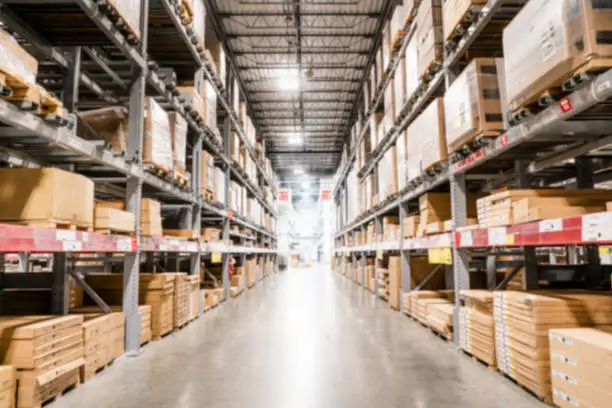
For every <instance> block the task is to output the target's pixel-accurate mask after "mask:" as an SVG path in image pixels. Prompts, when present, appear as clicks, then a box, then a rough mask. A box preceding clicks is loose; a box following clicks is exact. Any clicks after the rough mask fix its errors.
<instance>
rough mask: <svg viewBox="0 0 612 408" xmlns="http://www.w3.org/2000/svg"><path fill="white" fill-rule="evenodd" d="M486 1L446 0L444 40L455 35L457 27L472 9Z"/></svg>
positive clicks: (444, 7) (443, 6)
mask: <svg viewBox="0 0 612 408" xmlns="http://www.w3.org/2000/svg"><path fill="white" fill-rule="evenodd" d="M486 2H487V0H444V2H443V4H442V9H443V10H442V14H443V18H442V20H443V22H444V40H445V41H447V40H449V39H451V38H452V37H454V33H455V29H456V28H457V27H458V26H461V23H462V22H463V19H464V17H465V16H466V15H467V14H468V12H469V11H470V9H472V8H473V7H480V6H482V5H483V4H486Z"/></svg>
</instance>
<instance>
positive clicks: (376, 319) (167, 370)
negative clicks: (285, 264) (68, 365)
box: [51, 267, 543, 408]
mask: <svg viewBox="0 0 612 408" xmlns="http://www.w3.org/2000/svg"><path fill="white" fill-rule="evenodd" d="M376 303H377V304H376V305H375V302H374V298H373V296H372V295H371V294H369V293H363V292H362V291H361V289H360V288H358V287H357V286H356V285H355V284H353V283H352V282H350V281H348V280H347V279H344V278H342V277H340V276H338V275H336V274H333V273H331V272H329V271H328V270H325V268H323V267H321V268H318V269H311V270H294V271H291V272H285V273H283V274H281V275H278V276H275V277H273V278H271V279H269V280H267V281H264V282H262V283H259V284H258V285H257V287H256V288H254V289H252V290H250V291H247V292H246V293H245V294H244V295H242V297H241V298H238V299H236V300H235V301H233V302H232V303H231V304H230V305H229V306H228V305H222V306H220V307H219V308H217V309H215V310H213V311H212V312H210V313H208V314H207V315H205V316H204V318H202V319H200V320H199V321H198V322H196V323H194V324H192V325H190V326H188V327H187V328H186V329H185V330H183V331H182V332H180V333H179V334H178V335H175V336H172V337H170V338H167V339H165V340H163V341H161V342H157V343H153V344H152V345H151V346H148V347H146V349H145V351H144V354H143V355H141V356H140V357H138V358H137V359H135V360H131V359H123V360H121V361H119V362H117V363H116V364H115V365H114V366H113V367H111V369H110V370H108V371H107V372H104V373H103V374H101V375H100V376H98V377H97V378H94V379H93V380H91V381H90V382H88V383H86V384H85V385H83V386H81V387H79V388H78V389H77V390H75V391H74V392H72V393H70V394H67V395H66V396H64V397H62V398H60V399H59V400H58V401H57V402H56V403H55V404H53V405H51V406H52V407H53V408H77V407H78V408H82V407H112V408H128V407H129V408H136V407H148V408H156V407H180V408H201V407H212V408H217V407H219V408H221V407H223V408H234V407H236V408H245V407H249V408H289V407H291V408H302V407H303V408H313V407H316V408H341V407H347V408H349V407H350V408H359V407H364V408H365V407H368V408H369V407H374V406H380V407H385V408H389V407H414V408H427V407H435V408H444V407H449V408H450V407H455V408H457V407H470V408H478V407H483V408H484V407H486V408H492V407H517V408H530V407H540V406H543V405H542V404H540V403H539V402H538V401H537V400H535V399H534V398H533V397H531V396H529V395H528V394H526V393H525V392H524V391H522V390H521V389H520V388H519V387H517V386H515V385H513V384H511V383H510V382H509V381H507V380H505V379H503V378H502V377H501V376H500V375H498V374H496V373H494V372H492V371H491V370H489V369H487V368H485V367H483V366H481V365H480V364H478V363H475V362H473V361H471V360H470V359H468V358H467V357H466V356H464V355H463V354H461V353H459V352H457V351H456V350H455V349H454V348H453V347H452V346H450V345H448V344H446V343H444V342H443V341H441V340H439V339H437V338H434V337H433V336H432V335H431V334H430V333H429V332H428V331H427V330H425V329H424V328H423V327H421V326H420V325H418V324H416V323H414V322H413V321H411V320H410V319H408V318H407V317H405V316H402V315H401V314H399V313H397V312H393V311H391V310H389V309H388V308H387V307H386V305H384V304H383V303H382V302H376Z"/></svg>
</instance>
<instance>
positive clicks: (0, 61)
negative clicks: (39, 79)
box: [0, 30, 38, 84]
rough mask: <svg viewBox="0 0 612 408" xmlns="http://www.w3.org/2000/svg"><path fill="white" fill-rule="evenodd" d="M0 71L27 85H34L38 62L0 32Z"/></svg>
mask: <svg viewBox="0 0 612 408" xmlns="http://www.w3.org/2000/svg"><path fill="white" fill-rule="evenodd" d="M0 71H2V72H5V73H8V74H11V75H13V76H15V77H17V78H18V79H21V80H22V81H24V82H27V83H29V84H34V83H36V76H37V75H38V61H36V59H35V58H34V57H32V56H31V55H30V54H28V53H27V52H26V50H24V49H23V48H22V47H21V46H20V45H19V43H18V42H17V41H16V40H15V39H14V38H13V37H12V36H11V35H10V34H8V33H7V32H6V31H3V30H0Z"/></svg>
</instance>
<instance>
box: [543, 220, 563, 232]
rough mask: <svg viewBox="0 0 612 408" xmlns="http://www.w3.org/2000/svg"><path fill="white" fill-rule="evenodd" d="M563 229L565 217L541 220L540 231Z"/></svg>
mask: <svg viewBox="0 0 612 408" xmlns="http://www.w3.org/2000/svg"><path fill="white" fill-rule="evenodd" d="M562 230H563V219H562V218H557V219H556V220H544V221H540V233H542V232H555V231H562Z"/></svg>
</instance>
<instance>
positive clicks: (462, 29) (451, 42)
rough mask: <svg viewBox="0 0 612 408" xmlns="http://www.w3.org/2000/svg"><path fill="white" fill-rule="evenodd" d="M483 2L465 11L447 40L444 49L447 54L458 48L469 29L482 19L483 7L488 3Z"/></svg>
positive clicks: (484, 0) (483, 0)
mask: <svg viewBox="0 0 612 408" xmlns="http://www.w3.org/2000/svg"><path fill="white" fill-rule="evenodd" d="M481 1H482V3H483V4H476V5H472V6H470V7H469V8H468V9H467V10H466V11H465V13H464V14H463V16H461V19H460V20H459V23H457V25H456V26H455V28H454V29H453V31H452V32H451V33H450V34H449V36H448V37H447V38H446V39H445V43H444V48H445V50H446V52H447V54H448V53H450V52H452V51H453V50H454V49H455V48H457V44H458V43H459V41H460V40H461V39H462V38H463V37H464V36H465V35H466V34H467V32H468V28H470V26H471V25H472V24H474V23H476V22H477V21H478V20H479V19H480V12H481V10H482V9H483V7H482V6H484V4H485V3H486V0H481Z"/></svg>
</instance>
